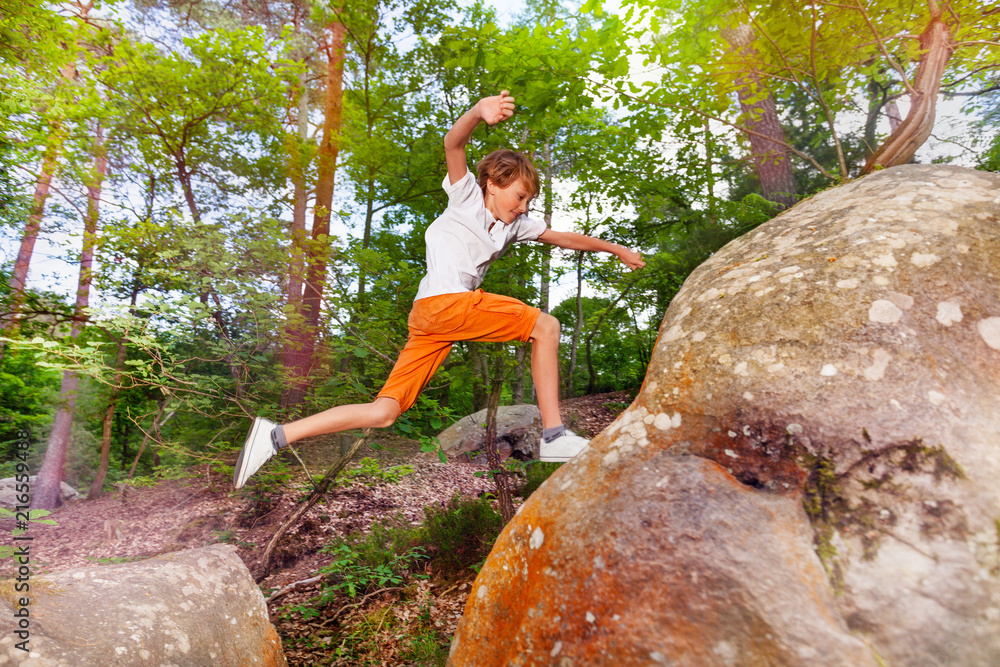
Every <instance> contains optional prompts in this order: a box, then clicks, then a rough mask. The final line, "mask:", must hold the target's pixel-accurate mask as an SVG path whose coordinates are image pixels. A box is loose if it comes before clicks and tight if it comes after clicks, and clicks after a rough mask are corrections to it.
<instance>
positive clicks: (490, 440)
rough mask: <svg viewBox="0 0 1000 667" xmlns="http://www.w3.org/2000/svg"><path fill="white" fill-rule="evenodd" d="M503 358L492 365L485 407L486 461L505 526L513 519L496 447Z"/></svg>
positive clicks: (509, 494) (507, 486) (504, 472)
mask: <svg viewBox="0 0 1000 667" xmlns="http://www.w3.org/2000/svg"><path fill="white" fill-rule="evenodd" d="M503 363H504V360H503V356H502V355H498V356H497V360H496V363H495V364H494V369H493V370H494V377H493V382H492V383H491V385H490V399H489V404H488V405H487V407H486V446H485V449H486V461H487V463H489V466H490V470H492V471H493V484H494V485H495V486H496V490H497V504H498V505H499V506H500V516H501V517H502V518H503V522H504V524H505V525H506V524H507V523H508V522H509V521H510V520H511V519H513V518H514V501H513V499H512V498H511V492H510V480H509V479H508V476H507V471H506V470H505V469H504V467H503V465H502V462H501V461H500V451H499V448H498V447H497V412H498V411H499V409H500V394H501V393H502V390H503V370H502V369H503Z"/></svg>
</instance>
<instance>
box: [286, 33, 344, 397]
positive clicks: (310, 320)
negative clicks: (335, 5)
mask: <svg viewBox="0 0 1000 667" xmlns="http://www.w3.org/2000/svg"><path fill="white" fill-rule="evenodd" d="M346 32H347V31H346V28H345V26H344V24H343V23H339V22H335V23H332V24H330V27H329V33H330V34H329V38H328V40H327V43H326V55H327V73H326V104H325V108H324V118H323V136H322V139H321V141H320V145H319V153H318V155H317V166H316V172H317V173H316V177H317V180H316V202H315V204H314V207H313V211H314V215H313V225H312V243H310V244H309V247H308V251H307V253H306V282H305V285H304V288H303V293H302V302H301V305H300V312H301V314H302V315H301V319H302V329H301V335H300V337H299V338H298V340H296V341H294V344H295V345H296V346H297V348H298V351H297V352H296V354H295V360H296V362H297V366H296V368H295V369H294V371H293V373H294V377H296V378H299V379H300V384H301V386H302V387H306V386H307V383H308V377H309V374H310V372H311V370H312V365H313V356H314V355H315V351H316V340H317V337H318V335H319V316H320V311H321V309H322V305H323V284H324V282H325V281H326V268H327V266H326V256H327V251H328V248H329V238H328V236H329V233H330V215H331V213H332V209H333V188H334V176H335V174H336V170H337V153H338V150H339V147H338V145H337V144H338V139H339V137H340V125H341V110H342V108H343V96H344V37H345V35H346ZM302 394H303V395H304V389H303V390H302ZM300 400H301V398H300Z"/></svg>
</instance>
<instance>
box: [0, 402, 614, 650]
mask: <svg viewBox="0 0 1000 667" xmlns="http://www.w3.org/2000/svg"><path fill="white" fill-rule="evenodd" d="M629 400H630V398H629V395H628V393H627V392H615V393H612V394H600V395H594V396H586V397H582V398H577V399H571V400H568V401H564V402H563V404H562V408H563V414H564V417H565V419H566V423H567V425H568V426H569V427H570V428H572V429H574V430H575V431H576V432H577V433H580V434H581V435H586V436H593V435H596V434H597V433H598V432H600V431H601V430H602V429H603V428H604V427H605V426H607V425H608V424H609V423H610V422H611V421H612V420H613V419H614V418H615V416H616V415H617V414H618V413H619V412H620V411H621V409H622V408H623V407H624V404H625V403H627V402H628V401H629ZM372 441H373V442H375V443H378V444H380V445H382V446H383V447H384V449H379V450H373V449H371V448H370V447H368V446H366V447H365V448H363V449H362V451H361V452H359V454H358V457H357V458H358V459H359V458H360V457H362V456H370V457H374V458H378V459H379V460H380V463H381V465H383V466H384V467H385V466H391V465H399V464H401V463H405V464H407V465H409V466H412V467H413V472H412V473H410V474H407V475H405V476H403V477H402V479H401V480H400V481H399V482H398V484H390V483H385V484H378V485H375V486H368V485H366V484H364V483H363V482H362V481H353V482H351V483H349V484H346V485H344V486H339V487H337V488H335V489H333V490H332V491H331V492H330V493H329V494H328V495H327V497H326V499H325V500H324V501H321V502H320V503H318V504H317V505H316V506H315V507H313V508H312V509H311V510H310V511H309V512H308V513H307V514H306V515H305V516H304V517H303V518H302V520H301V521H300V522H299V524H298V526H297V527H295V528H294V529H293V530H292V532H291V533H290V534H289V535H288V536H286V537H285V539H284V540H283V541H282V543H281V546H280V547H279V548H278V550H277V552H276V563H275V567H274V568H273V570H272V574H271V575H270V576H269V577H268V578H267V579H265V580H264V581H263V582H262V584H261V588H262V590H263V591H264V594H265V595H269V594H270V593H272V592H273V591H276V590H279V589H281V588H283V587H285V586H287V585H288V584H290V583H293V582H298V581H302V580H305V579H308V578H311V577H313V576H314V575H315V574H316V572H317V571H318V569H319V568H321V567H323V566H324V565H326V564H328V563H329V562H330V560H331V557H330V556H329V555H328V554H322V553H320V552H319V549H320V548H321V547H322V546H323V545H324V544H326V543H327V542H328V541H329V540H330V539H331V537H333V536H334V535H341V536H343V535H347V534H348V533H352V532H358V531H362V532H363V531H367V530H368V529H369V528H370V526H371V525H372V523H373V522H375V521H379V520H381V519H384V518H387V517H389V516H392V515H397V514H400V513H401V514H403V515H405V516H406V517H407V518H408V519H410V520H411V521H413V522H414V523H416V522H418V521H420V519H421V518H422V517H423V509H424V508H425V507H428V506H431V505H435V504H438V505H446V504H447V503H448V501H449V500H450V499H451V498H452V496H454V495H455V494H460V495H463V496H478V495H480V494H482V493H484V492H487V491H489V490H490V489H491V488H492V483H491V482H490V481H489V480H487V479H485V478H482V477H476V476H475V473H476V472H479V471H482V470H484V469H485V467H484V466H481V465H477V464H473V463H447V464H443V463H440V462H439V461H438V460H437V458H436V456H435V455H434V454H423V453H420V451H419V447H418V446H417V443H415V442H414V441H410V440H404V439H401V438H398V437H396V436H392V435H390V434H389V433H388V432H384V433H376V435H375V436H374V437H373V439H372ZM310 446H311V445H310ZM326 447H327V448H328V449H330V450H331V451H328V452H326V454H325V455H324V453H323V452H322V451H313V452H310V455H309V456H306V457H304V458H305V459H306V460H307V462H308V466H309V467H310V468H311V472H312V474H313V475H321V474H322V472H323V470H324V467H323V466H324V465H326V464H328V461H329V460H330V459H333V458H335V457H336V455H337V451H339V447H340V443H339V442H336V441H333V442H329V443H326ZM319 449H322V447H320V448H319ZM303 451H305V449H303ZM235 457H236V453H235V452H234V453H233V459H234V460H235ZM356 460H357V459H356ZM295 470H296V472H294V473H292V474H291V476H290V479H289V480H288V481H287V482H286V483H285V484H284V485H283V486H281V487H278V489H279V492H278V493H269V494H267V495H265V496H262V495H261V494H260V493H258V492H256V491H255V490H254V488H253V487H252V485H251V486H248V487H247V488H245V489H241V490H240V491H233V489H232V484H231V478H229V476H228V475H227V476H225V477H223V476H222V475H220V474H219V473H217V472H213V470H212V469H211V467H210V466H207V465H206V466H203V467H195V468H191V469H189V470H188V471H187V473H188V475H187V476H186V477H184V478H181V479H171V480H166V481H163V482H161V483H159V484H157V485H156V486H153V487H138V488H136V487H131V486H130V487H125V488H124V489H121V488H120V489H119V490H118V491H117V492H114V493H108V494H105V495H104V496H103V497H101V498H99V499H96V500H92V501H91V500H86V501H75V502H71V503H68V504H66V505H65V506H63V507H61V508H59V509H58V510H56V511H55V512H54V513H53V515H52V517H51V518H52V519H54V520H55V521H56V523H57V525H54V526H46V525H35V524H32V527H31V535H32V537H33V542H32V555H33V556H34V557H35V559H36V560H35V563H34V565H35V568H36V569H35V572H34V574H35V575H39V574H44V573H46V572H54V571H58V570H65V569H69V568H75V567H83V566H88V565H93V564H100V563H115V562H123V561H126V560H130V559H139V558H145V557H151V556H156V555H159V554H163V553H168V552H171V551H178V550H181V549H190V548H196V547H201V546H205V545H207V544H213V543H216V542H228V543H231V544H234V545H236V546H237V547H238V548H239V552H238V553H239V555H240V557H241V558H242V559H243V561H244V562H245V563H246V565H247V567H248V568H250V570H251V571H253V570H254V568H255V566H256V565H257V564H258V559H259V554H260V552H261V551H262V549H263V546H264V545H265V544H266V543H267V542H268V540H269V539H270V537H271V535H272V534H273V532H274V530H275V529H276V528H277V527H278V526H279V525H280V524H281V522H282V520H283V519H284V518H285V517H286V516H288V515H289V514H290V512H291V511H292V510H293V509H294V507H295V506H296V504H297V502H299V500H301V499H302V498H304V497H305V496H306V495H307V493H308V489H309V485H308V480H307V479H306V477H305V475H304V473H302V472H301V468H297V469H295ZM9 523H11V522H10V520H4V521H3V522H0V527H3V528H7V529H8V530H9V529H10V528H13V525H10V526H7V525H5V524H9ZM473 577H474V574H472V573H470V575H469V577H468V580H467V581H460V582H457V583H453V584H450V585H448V586H447V590H445V587H444V586H443V585H442V584H438V583H434V582H433V581H421V582H419V583H418V584H417V594H416V598H417V600H416V603H415V604H417V606H418V607H419V608H421V609H433V610H434V611H433V613H432V614H431V621H432V622H433V624H434V626H436V627H437V628H439V629H440V632H441V634H442V636H448V637H450V635H451V634H452V633H453V632H454V627H455V625H456V624H457V622H458V618H459V617H460V615H461V612H462V609H463V608H464V605H465V598H466V596H467V594H468V590H469V585H470V584H471V581H472V578H473ZM314 593H315V591H310V587H309V586H303V587H301V589H296V590H294V591H292V592H291V593H289V594H287V595H283V596H282V599H281V600H279V601H278V602H277V603H276V604H275V605H272V606H271V612H272V619H275V616H276V615H280V609H281V607H285V608H287V607H289V606H294V605H295V604H296V602H298V601H301V600H306V599H308V597H309V596H310V595H312V594H314ZM430 600H432V601H433V604H429V603H428V601H430ZM373 602H374V603H377V602H378V601H377V600H374V601H373ZM421 605H423V606H421ZM411 606H412V605H411ZM407 608H409V607H407V606H406V605H402V606H400V609H399V610H397V612H395V613H397V614H399V613H402V614H404V615H405V614H408V613H410V612H407V611H406V609H407ZM413 608H416V607H413ZM414 613H415V612H414ZM285 616H286V619H287V614H286V615H285ZM425 620H426V619H425ZM276 624H277V625H278V628H279V633H281V632H282V630H283V626H284V625H287V624H286V623H282V622H277V621H276ZM284 629H285V630H286V631H290V630H289V628H288V627H285V628H284ZM296 631H298V632H301V631H302V628H301V627H298V628H297V630H296ZM286 653H289V660H290V664H314V663H313V661H312V659H311V658H309V655H311V654H309V652H306V653H305V654H303V655H300V656H297V655H296V652H295V651H294V650H292V651H289V650H288V648H287V647H286ZM387 657H388V656H387ZM333 664H352V663H350V662H345V663H336V662H335V663H333ZM385 664H396V663H393V662H392V661H391V660H390V662H389V663H385Z"/></svg>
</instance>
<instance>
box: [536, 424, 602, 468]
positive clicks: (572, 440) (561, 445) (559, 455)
mask: <svg viewBox="0 0 1000 667" xmlns="http://www.w3.org/2000/svg"><path fill="white" fill-rule="evenodd" d="M589 444H590V440H587V439H586V438H581V437H580V436H578V435H577V434H576V433H573V431H566V433H565V434H563V435H561V436H559V437H558V438H556V439H555V440H552V441H550V442H545V440H544V439H543V440H542V443H541V445H540V447H539V455H538V460H539V461H545V462H548V463H557V462H562V461H569V460H570V459H571V458H573V457H574V456H576V455H577V454H579V453H580V452H582V451H583V450H584V449H586V447H587V445H589Z"/></svg>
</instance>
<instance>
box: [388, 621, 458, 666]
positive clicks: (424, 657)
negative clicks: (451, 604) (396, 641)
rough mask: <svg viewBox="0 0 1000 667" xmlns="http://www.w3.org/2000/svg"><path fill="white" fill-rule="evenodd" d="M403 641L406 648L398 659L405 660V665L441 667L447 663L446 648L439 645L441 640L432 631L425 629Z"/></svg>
mask: <svg viewBox="0 0 1000 667" xmlns="http://www.w3.org/2000/svg"><path fill="white" fill-rule="evenodd" d="M404 641H405V642H406V648H404V649H403V650H402V651H401V652H400V654H399V657H400V658H402V659H403V660H406V661H407V664H412V665H421V666H427V667H430V666H432V665H433V666H435V667H436V666H438V665H440V666H441V667H443V666H444V665H445V664H446V663H447V662H448V647H447V645H445V646H442V645H441V639H440V637H439V636H438V633H437V632H435V631H434V630H431V629H427V630H424V631H423V632H420V633H417V634H414V635H410V636H409V637H407V638H406V639H405V640H404Z"/></svg>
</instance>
